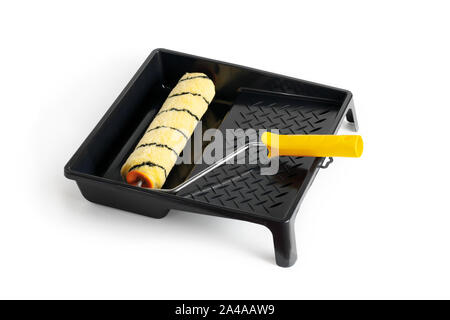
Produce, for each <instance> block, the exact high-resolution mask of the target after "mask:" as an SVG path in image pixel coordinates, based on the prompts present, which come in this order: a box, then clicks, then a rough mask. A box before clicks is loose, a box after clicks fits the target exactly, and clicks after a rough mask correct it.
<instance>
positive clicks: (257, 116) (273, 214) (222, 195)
mask: <svg viewBox="0 0 450 320" xmlns="http://www.w3.org/2000/svg"><path fill="white" fill-rule="evenodd" d="M339 107H340V106H339V105H336V104H334V103H332V102H324V101H315V100H310V99H307V98H301V97H300V96H298V97H294V96H285V95H277V94H266V93H259V92H252V91H244V92H242V93H241V94H240V95H239V96H238V98H237V100H236V102H235V104H234V105H233V107H232V108H231V111H230V112H229V114H228V115H227V116H226V117H225V119H224V121H223V122H222V124H221V126H220V130H222V132H225V129H228V128H233V129H236V128H241V129H244V130H245V129H249V128H252V129H257V130H258V129H265V130H269V129H278V130H279V132H280V134H329V133H332V131H333V128H332V125H333V123H334V120H335V117H336V115H337V112H338V110H339ZM239 140H240V139H238V141H237V142H238V143H241V144H243V143H244V141H239ZM224 148H225V149H226V151H228V152H229V151H230V150H231V151H232V150H235V148H236V141H235V144H233V143H230V144H229V145H227V146H225V147H224ZM259 152H267V151H266V148H265V147H263V148H261V149H260V150H259ZM256 157H257V153H256V152H255V151H254V150H253V152H250V153H247V154H246V159H255V158H256ZM314 160H315V158H308V157H280V158H279V161H280V162H279V171H278V173H277V174H275V175H270V176H269V175H261V174H260V165H258V164H226V165H222V166H221V167H219V168H217V169H215V170H213V171H212V172H210V173H208V174H207V175H206V176H204V177H203V178H201V179H200V180H198V181H197V182H195V183H194V184H193V185H190V186H188V187H187V188H186V189H183V190H182V191H181V192H180V195H181V196H183V197H186V198H191V199H194V200H196V201H200V202H206V203H210V204H214V205H217V206H221V207H226V208H233V209H237V210H240V211H242V212H243V213H251V214H256V215H258V216H262V217H264V218H268V217H270V218H273V219H276V220H286V219H287V218H289V217H288V213H289V209H290V208H291V207H292V206H293V205H296V203H295V201H296V199H299V197H298V196H299V192H300V188H301V187H302V185H303V183H306V181H305V177H306V175H307V173H308V171H309V170H310V169H311V168H312V166H313V163H314ZM206 166H207V165H206V164H201V165H197V166H196V167H195V168H194V170H193V172H192V173H191V175H193V174H195V173H197V172H199V171H200V170H202V169H204V168H205V167H206Z"/></svg>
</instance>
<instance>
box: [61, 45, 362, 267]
mask: <svg viewBox="0 0 450 320" xmlns="http://www.w3.org/2000/svg"><path fill="white" fill-rule="evenodd" d="M186 72H203V73H205V74H207V75H208V76H209V77H210V78H211V79H213V81H214V83H215V86H216V95H215V97H214V100H213V101H212V103H211V105H210V107H209V108H208V111H207V112H206V114H205V115H204V116H203V118H202V124H203V127H204V129H208V128H218V129H220V130H225V129H227V128H242V129H248V128H252V129H268V130H270V129H274V128H276V129H279V131H280V133H281V134H312V133H314V134H334V133H336V132H337V130H338V128H339V126H340V125H341V123H342V121H343V120H344V117H345V116H346V117H347V120H348V121H350V122H351V123H353V124H354V127H355V130H357V124H356V117H355V110H354V105H353V102H352V94H351V93H350V92H349V91H346V90H342V89H337V88H332V87H328V86H324V85H320V84H316V83H311V82H307V81H303V80H298V79H293V78H290V77H285V76H282V75H277V74H273V73H268V72H264V71H259V70H255V69H251V68H247V67H242V66H238V65H234V64H230V63H225V62H220V61H215V60H211V59H206V58H201V57H196V56H192V55H187V54H184V53H179V52H174V51H169V50H165V49H157V50H154V51H153V52H152V53H151V54H150V56H149V57H148V58H147V60H146V61H145V62H144V64H143V65H142V66H141V68H140V69H139V70H138V72H137V73H136V75H135V76H134V77H133V79H132V80H131V81H130V83H129V84H128V85H127V86H126V88H125V89H124V90H123V92H122V93H121V94H120V95H119V97H118V98H117V99H116V101H115V102H114V103H113V105H112V106H111V107H110V108H109V110H108V111H107V112H106V114H105V115H104V116H103V118H102V119H101V120H100V122H99V123H98V124H97V126H96V127H95V128H94V130H93V131H92V132H91V134H90V135H89V136H88V137H87V138H86V140H85V141H84V142H83V144H82V145H81V147H80V148H79V149H78V150H77V152H76V153H75V154H74V155H73V157H72V158H71V159H70V160H69V162H68V163H67V165H66V166H65V168H64V174H65V176H66V177H67V178H69V179H73V180H75V181H76V183H77V185H78V187H79V188H80V191H81V193H82V194H83V196H84V197H85V198H86V199H87V200H89V201H92V202H95V203H99V204H103V205H107V206H111V207H115V208H119V209H123V210H127V211H131V212H135V213H138V214H142V215H146V216H149V217H153V218H163V217H164V216H166V215H167V213H168V212H169V210H170V209H178V210H184V211H190V212H195V213H201V214H208V215H215V216H220V217H225V218H232V219H239V220H245V221H250V222H254V223H259V224H262V225H264V226H266V227H268V228H269V230H270V231H271V232H272V235H273V239H274V246H275V257H276V262H277V264H278V265H279V266H283V267H288V266H291V265H293V264H294V263H295V260H296V258H297V252H296V246H295V234H294V220H295V216H296V214H297V211H298V208H299V206H300V202H301V201H302V199H303V197H304V195H305V193H306V191H307V190H308V188H309V186H310V185H311V183H312V181H313V180H314V177H315V175H316V174H317V171H318V170H319V169H320V168H321V167H322V163H323V162H324V158H313V157H280V170H279V172H278V173H277V174H276V175H272V176H268V175H266V176H264V175H260V174H259V166H258V165H255V164H253V165H250V164H244V165H242V164H235V165H226V166H222V167H219V168H217V169H215V170H214V171H212V172H210V173H208V174H207V175H206V176H204V177H203V178H201V179H199V180H197V181H195V182H194V183H193V184H191V185H189V186H188V187H186V188H185V189H182V190H181V191H179V192H178V193H177V194H170V193H163V192H160V191H157V190H151V189H144V188H139V187H135V186H131V185H128V184H126V183H125V182H124V181H123V179H122V177H121V176H120V167H121V166H122V164H123V163H124V161H125V160H126V158H127V157H128V155H129V154H130V153H131V152H132V151H133V149H134V147H135V145H136V143H137V142H138V140H139V139H140V137H141V136H142V135H143V133H144V131H145V129H146V128H147V126H148V125H149V124H150V122H151V121H152V119H153V117H154V116H155V114H156V113H157V112H158V110H159V108H160V107H161V105H162V103H163V102H164V100H165V99H166V98H167V96H168V94H169V91H170V88H172V87H173V86H174V85H175V84H176V83H177V81H178V79H179V78H180V77H181V76H182V75H183V74H184V73H186ZM205 166H206V165H203V164H201V165H187V164H182V165H176V166H175V167H174V169H173V170H172V171H171V172H170V174H169V177H168V179H167V182H166V184H165V185H164V188H167V189H169V188H173V187H175V186H177V185H179V184H180V183H182V182H183V181H185V180H186V179H188V178H189V177H190V176H192V175H193V174H195V173H196V172H199V171H200V170H202V169H203V168H204V167H205Z"/></svg>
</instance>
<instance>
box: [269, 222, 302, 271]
mask: <svg viewBox="0 0 450 320" xmlns="http://www.w3.org/2000/svg"><path fill="white" fill-rule="evenodd" d="M294 226H295V223H294V221H293V220H290V221H288V222H273V223H270V224H269V225H268V228H269V229H270V231H271V232H272V236H273V244H274V246H275V260H276V263H277V265H279V266H280V267H290V266H292V265H294V263H295V261H296V260H297V248H296V245H295V230H294Z"/></svg>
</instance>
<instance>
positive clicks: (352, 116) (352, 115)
mask: <svg viewBox="0 0 450 320" xmlns="http://www.w3.org/2000/svg"><path fill="white" fill-rule="evenodd" d="M346 117H347V121H348V122H350V123H352V124H353V129H354V130H355V131H358V130H359V125H358V120H357V119H356V110H355V103H354V102H353V99H352V100H351V101H350V103H349V104H348V108H347V114H346Z"/></svg>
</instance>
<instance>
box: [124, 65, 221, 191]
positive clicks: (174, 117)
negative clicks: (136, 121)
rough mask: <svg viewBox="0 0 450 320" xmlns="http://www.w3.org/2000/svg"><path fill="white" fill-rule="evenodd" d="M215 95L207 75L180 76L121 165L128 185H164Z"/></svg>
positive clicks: (190, 74) (148, 186) (159, 186)
mask: <svg viewBox="0 0 450 320" xmlns="http://www.w3.org/2000/svg"><path fill="white" fill-rule="evenodd" d="M214 95H215V88H214V83H213V82H212V81H211V80H210V79H209V78H208V77H207V76H206V75H205V74H203V73H186V74H185V75H184V76H183V77H181V79H180V80H179V81H178V83H177V85H176V86H175V87H174V88H173V89H172V91H171V92H170V94H169V96H168V97H167V99H166V101H165V102H164V104H163V105H162V107H161V109H160V110H159V112H158V113H157V114H156V115H155V117H154V119H153V121H152V122H151V123H150V125H149V127H148V128H147V130H146V131H145V134H144V135H143V136H142V138H141V139H140V141H139V142H138V144H137V145H136V148H135V149H134V151H133V152H132V153H131V154H130V156H129V157H128V159H127V160H126V162H125V163H124V165H123V166H122V169H121V174H122V176H123V177H124V178H125V179H126V181H127V182H128V183H129V184H133V185H137V184H138V183H139V182H141V185H142V186H143V187H147V188H161V187H162V186H163V185H164V182H165V181H166V179H167V176H168V175H169V172H170V170H172V168H173V166H174V165H175V162H176V160H177V157H178V155H179V154H180V153H181V151H182V150H183V149H184V147H185V145H186V142H187V141H188V140H189V138H190V136H191V135H192V133H193V131H194V129H195V127H196V126H197V123H198V122H199V121H200V119H201V118H202V116H203V114H204V113H205V112H206V110H207V109H208V105H209V104H210V102H211V100H212V99H213V98H214Z"/></svg>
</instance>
